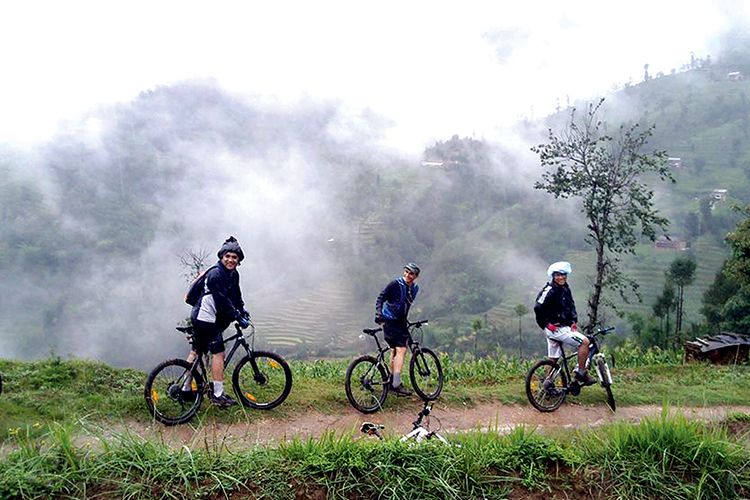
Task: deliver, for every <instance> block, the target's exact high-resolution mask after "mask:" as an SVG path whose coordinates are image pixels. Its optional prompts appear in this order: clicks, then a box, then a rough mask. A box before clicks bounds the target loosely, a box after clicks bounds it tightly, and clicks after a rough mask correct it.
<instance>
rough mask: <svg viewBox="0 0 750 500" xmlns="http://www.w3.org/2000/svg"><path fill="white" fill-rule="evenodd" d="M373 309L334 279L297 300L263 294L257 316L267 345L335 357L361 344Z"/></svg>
mask: <svg viewBox="0 0 750 500" xmlns="http://www.w3.org/2000/svg"><path fill="white" fill-rule="evenodd" d="M372 315H373V314H372V311H371V308H365V307H364V306H362V305H361V304H357V303H356V301H354V299H353V293H352V290H351V289H350V287H348V286H347V284H346V281H345V280H343V279H337V278H336V277H331V278H330V279H329V280H328V281H326V282H325V283H322V284H321V285H320V286H319V287H318V288H316V289H313V290H308V291H303V292H301V293H299V294H298V295H297V296H288V295H282V294H280V293H275V294H270V293H265V294H260V298H259V300H258V302H257V305H254V306H253V316H254V322H255V327H256V329H257V332H258V337H259V339H260V341H261V342H262V343H263V345H267V346H269V347H271V348H281V349H285V350H304V349H307V348H312V347H315V348H321V347H327V348H328V349H329V350H330V351H331V353H332V354H334V353H336V352H340V351H345V350H346V347H347V346H351V345H352V344H354V343H356V342H357V341H358V332H361V329H362V328H365V327H368V326H371V323H368V320H371V316H372Z"/></svg>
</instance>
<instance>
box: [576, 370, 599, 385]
mask: <svg viewBox="0 0 750 500" xmlns="http://www.w3.org/2000/svg"><path fill="white" fill-rule="evenodd" d="M575 373H576V380H577V381H578V382H580V383H581V385H583V386H587V385H594V384H596V379H595V378H593V377H592V376H591V375H589V372H585V373H584V374H583V375H582V374H580V373H578V372H575Z"/></svg>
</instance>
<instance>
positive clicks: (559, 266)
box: [547, 261, 573, 279]
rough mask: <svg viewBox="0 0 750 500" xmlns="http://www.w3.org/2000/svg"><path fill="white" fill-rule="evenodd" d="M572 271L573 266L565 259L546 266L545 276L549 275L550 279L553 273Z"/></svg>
mask: <svg viewBox="0 0 750 500" xmlns="http://www.w3.org/2000/svg"><path fill="white" fill-rule="evenodd" d="M572 272H573V266H571V265H570V262H565V261H560V262H555V263H554V264H551V265H550V266H549V267H548V268H547V276H549V277H550V279H552V275H553V274H555V273H560V274H570V273H572Z"/></svg>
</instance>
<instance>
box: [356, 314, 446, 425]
mask: <svg viewBox="0 0 750 500" xmlns="http://www.w3.org/2000/svg"><path fill="white" fill-rule="evenodd" d="M426 324H427V320H422V321H416V322H414V323H407V329H408V332H409V335H408V338H407V341H406V345H407V347H408V349H409V351H410V352H411V361H410V362H409V377H410V379H411V384H412V387H413V388H414V391H415V392H416V393H417V394H418V395H419V397H421V398H422V399H423V400H424V401H433V400H435V399H437V397H438V396H439V395H440V392H441V391H442V390H443V368H442V366H441V365H440V359H438V356H437V354H435V353H434V352H433V351H432V350H431V349H428V348H427V347H422V346H420V345H419V342H418V341H416V340H414V336H413V332H414V330H415V329H419V328H421V327H422V325H426ZM382 330H383V328H382V327H381V328H365V329H364V330H362V332H363V333H365V334H367V335H370V336H371V337H372V338H373V339H375V345H376V346H377V350H378V354H377V356H371V355H369V354H368V355H364V356H360V357H358V358H357V359H355V360H354V361H352V362H351V363H350V364H349V367H348V368H347V369H346V382H345V388H346V397H347V398H348V399H349V402H350V403H351V404H352V406H353V407H354V408H356V409H357V410H358V411H360V412H362V413H374V412H376V411H378V410H379V409H380V408H381V407H382V406H383V403H384V402H385V398H386V396H388V389H389V387H390V385H391V382H392V380H393V375H392V374H391V370H390V367H389V366H388V362H387V361H386V359H385V355H386V354H387V353H388V352H389V351H390V350H391V348H390V347H389V346H388V345H385V346H384V345H382V344H381V343H380V340H379V339H378V336H377V333H378V332H380V331H382Z"/></svg>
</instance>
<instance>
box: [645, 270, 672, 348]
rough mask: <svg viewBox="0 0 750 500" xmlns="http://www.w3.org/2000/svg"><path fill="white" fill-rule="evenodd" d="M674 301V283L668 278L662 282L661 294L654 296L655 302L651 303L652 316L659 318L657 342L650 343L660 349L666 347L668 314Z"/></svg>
mask: <svg viewBox="0 0 750 500" xmlns="http://www.w3.org/2000/svg"><path fill="white" fill-rule="evenodd" d="M675 301H676V298H675V291H674V283H672V281H671V280H670V279H667V281H666V283H664V288H663V289H662V292H661V295H659V296H658V297H657V298H656V302H654V305H653V311H654V316H656V317H657V318H659V332H660V334H659V338H658V339H657V342H656V343H654V344H652V345H658V346H659V347H661V348H662V349H665V348H666V347H667V339H668V338H669V314H670V313H671V312H672V310H673V309H674V307H675ZM648 347H650V346H648Z"/></svg>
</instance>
